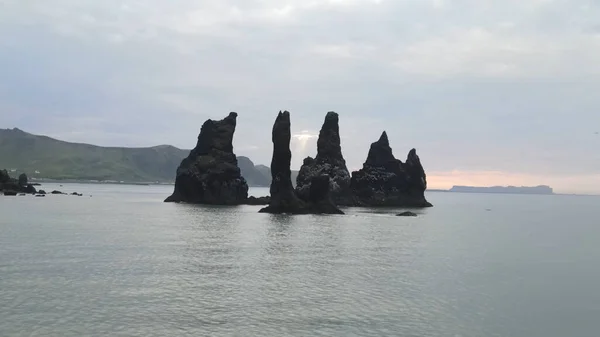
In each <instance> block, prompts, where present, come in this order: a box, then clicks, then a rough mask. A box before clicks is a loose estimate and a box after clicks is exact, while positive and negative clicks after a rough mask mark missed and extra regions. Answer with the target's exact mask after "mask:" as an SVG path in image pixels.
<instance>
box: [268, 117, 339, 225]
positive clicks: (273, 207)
mask: <svg viewBox="0 0 600 337" xmlns="http://www.w3.org/2000/svg"><path fill="white" fill-rule="evenodd" d="M291 137H292V134H291V123H290V113H289V112H288V111H284V112H281V111H280V112H279V114H278V115H277V119H276V120H275V124H274V125H273V135H272V141H273V159H272V161H271V176H272V180H271V200H270V203H269V206H267V207H265V208H263V209H261V210H260V212H261V213H275V214H281V213H289V214H308V213H316V214H321V213H326V214H343V212H342V211H340V210H339V209H338V208H337V207H336V206H335V204H333V202H332V200H331V198H330V195H329V190H330V187H329V180H330V179H329V177H328V176H325V175H322V176H318V177H314V178H313V179H312V180H311V182H312V185H314V186H313V187H312V188H311V189H310V190H309V197H308V198H307V200H306V201H303V200H301V199H300V198H298V197H297V196H296V193H295V191H294V187H293V186H292V180H291V170H290V165H291V160H292V152H291V151H290V140H291Z"/></svg>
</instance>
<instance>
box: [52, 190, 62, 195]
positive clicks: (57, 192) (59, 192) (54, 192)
mask: <svg viewBox="0 0 600 337" xmlns="http://www.w3.org/2000/svg"><path fill="white" fill-rule="evenodd" d="M50 194H64V193H63V192H61V191H56V190H54V191H52V192H51V193H50Z"/></svg>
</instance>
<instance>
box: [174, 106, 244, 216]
mask: <svg viewBox="0 0 600 337" xmlns="http://www.w3.org/2000/svg"><path fill="white" fill-rule="evenodd" d="M236 119H237V113H235V112H232V113H230V114H229V116H227V117H225V118H224V119H223V120H220V121H213V120H210V119H209V120H207V121H206V122H205V123H204V124H203V125H202V129H201V130H200V135H199V136H198V143H197V144H196V147H195V148H194V149H193V150H192V151H191V152H190V155H189V156H188V157H187V158H185V159H184V160H183V161H182V162H181V165H180V166H179V168H177V176H176V179H175V191H174V192H173V195H171V196H170V197H169V198H167V199H166V200H165V202H188V203H198V204H211V205H238V204H243V203H244V202H245V201H246V199H247V198H248V184H247V183H246V180H245V179H244V178H243V177H242V175H241V173H240V169H239V167H238V164H237V158H236V156H235V154H234V153H233V134H234V133H235V127H236Z"/></svg>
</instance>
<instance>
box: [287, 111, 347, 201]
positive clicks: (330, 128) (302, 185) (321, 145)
mask: <svg viewBox="0 0 600 337" xmlns="http://www.w3.org/2000/svg"><path fill="white" fill-rule="evenodd" d="M323 175H327V176H329V178H330V180H331V181H330V182H329V187H330V189H331V191H330V193H331V196H332V198H333V200H334V202H336V203H337V204H339V205H352V204H354V203H355V201H354V198H353V195H352V193H351V192H352V191H351V189H350V181H351V178H350V173H349V172H348V168H347V167H346V160H344V156H343V155H342V147H341V144H340V127H339V116H338V114H337V113H335V112H333V111H330V112H328V113H327V115H326V116H325V121H324V123H323V126H322V127H321V131H320V132H319V140H318V141H317V156H316V157H315V158H314V159H313V158H312V157H307V158H306V159H304V162H303V164H302V167H301V168H300V172H299V174H298V178H297V180H296V193H297V194H298V196H299V197H300V198H301V199H302V200H304V201H308V200H309V194H310V190H311V182H312V180H313V178H314V177H320V176H323Z"/></svg>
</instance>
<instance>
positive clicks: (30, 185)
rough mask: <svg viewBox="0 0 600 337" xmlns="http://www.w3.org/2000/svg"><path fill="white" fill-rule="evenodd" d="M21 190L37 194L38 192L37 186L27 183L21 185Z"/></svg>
mask: <svg viewBox="0 0 600 337" xmlns="http://www.w3.org/2000/svg"><path fill="white" fill-rule="evenodd" d="M21 191H22V192H25V193H29V194H36V193H37V191H36V189H35V187H33V185H32V184H27V185H26V186H25V187H22V186H21Z"/></svg>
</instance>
